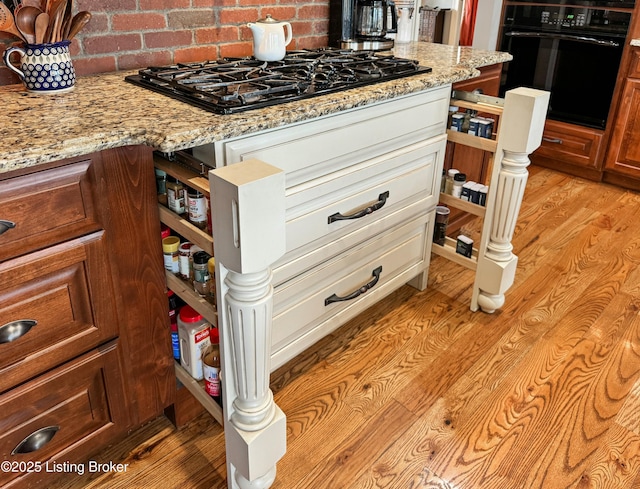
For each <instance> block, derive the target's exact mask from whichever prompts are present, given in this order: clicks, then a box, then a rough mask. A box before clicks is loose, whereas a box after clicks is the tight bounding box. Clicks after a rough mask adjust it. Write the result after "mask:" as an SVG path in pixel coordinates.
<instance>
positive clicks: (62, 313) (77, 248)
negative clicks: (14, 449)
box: [0, 232, 118, 392]
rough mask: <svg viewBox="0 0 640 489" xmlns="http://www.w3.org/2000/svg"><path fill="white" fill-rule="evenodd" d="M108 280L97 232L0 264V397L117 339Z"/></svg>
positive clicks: (107, 270)
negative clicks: (47, 371) (1, 393)
mask: <svg viewBox="0 0 640 489" xmlns="http://www.w3.org/2000/svg"><path fill="white" fill-rule="evenodd" d="M110 276H111V274H110V273H109V269H108V265H107V256H106V251H105V243H104V233H103V232H99V233H94V234H93V235H89V236H85V237H82V238H77V239H75V240H71V241H68V242H65V243H62V244H59V245H56V246H53V247H50V248H47V249H46V250H42V251H38V252H34V253H31V254H29V255H26V256H23V257H20V258H16V259H13V260H9V261H6V262H4V263H1V264H0V338H1V342H0V392H4V391H5V390H7V389H9V388H11V387H13V386H14V385H17V384H18V383H20V382H23V381H25V380H27V379H29V378H31V377H33V376H35V375H38V374H40V373H42V372H45V371H46V370H48V369H50V368H52V367H54V366H56V365H60V364H62V363H63V362H65V361H67V360H68V359H70V358H73V357H74V356H77V355H79V354H80V353H82V352H85V351H87V350H89V349H90V348H92V347H94V346H96V345H98V344H100V343H102V342H104V341H106V340H107V339H110V338H114V337H115V336H117V334H118V323H117V320H116V314H115V306H114V293H113V287H112V284H111V280H110V278H109V277H110ZM25 322H29V323H27V324H26V325H25ZM34 323H35V325H33V324H34ZM30 325H33V326H32V327H31V328H30V329H29V326H30Z"/></svg>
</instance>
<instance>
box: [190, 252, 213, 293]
mask: <svg viewBox="0 0 640 489" xmlns="http://www.w3.org/2000/svg"><path fill="white" fill-rule="evenodd" d="M209 258H211V255H209V253H207V252H206V251H198V252H197V253H195V254H194V255H193V288H194V289H195V291H196V292H197V293H198V294H200V296H201V297H204V298H207V297H208V296H209V294H210V290H211V275H210V274H209Z"/></svg>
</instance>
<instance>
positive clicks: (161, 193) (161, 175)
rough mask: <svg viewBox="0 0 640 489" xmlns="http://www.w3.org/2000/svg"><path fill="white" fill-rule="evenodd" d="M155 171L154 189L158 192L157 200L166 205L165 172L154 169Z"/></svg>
mask: <svg viewBox="0 0 640 489" xmlns="http://www.w3.org/2000/svg"><path fill="white" fill-rule="evenodd" d="M155 172H156V190H157V192H158V202H160V203H161V204H162V205H164V206H166V205H167V172H166V171H164V170H160V169H159V168H156V169H155Z"/></svg>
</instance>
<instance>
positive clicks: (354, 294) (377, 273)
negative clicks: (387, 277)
mask: <svg viewBox="0 0 640 489" xmlns="http://www.w3.org/2000/svg"><path fill="white" fill-rule="evenodd" d="M381 273H382V267H381V266H380V267H378V268H376V269H375V270H374V271H373V272H371V275H373V280H372V281H371V282H369V283H368V284H364V285H363V286H362V287H360V288H359V289H357V290H355V291H353V292H351V293H350V294H349V295H345V296H344V297H339V296H337V295H336V294H333V295H331V296H329V297H327V298H326V299H325V300H324V305H325V306H328V305H329V304H331V303H333V302H341V301H350V300H351V299H355V298H356V297H358V296H359V295H362V294H364V293H365V292H366V291H368V290H370V289H372V288H373V287H375V285H376V284H377V283H378V280H380V274H381Z"/></svg>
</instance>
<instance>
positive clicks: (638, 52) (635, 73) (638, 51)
mask: <svg viewBox="0 0 640 489" xmlns="http://www.w3.org/2000/svg"><path fill="white" fill-rule="evenodd" d="M629 77H630V78H640V48H637V47H634V48H631V66H630V67H629Z"/></svg>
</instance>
